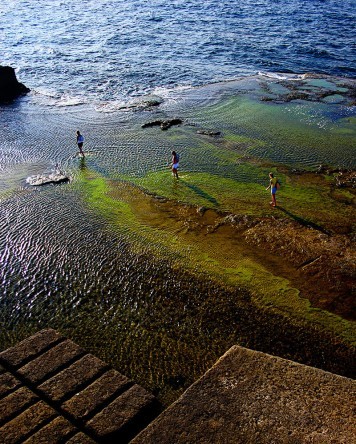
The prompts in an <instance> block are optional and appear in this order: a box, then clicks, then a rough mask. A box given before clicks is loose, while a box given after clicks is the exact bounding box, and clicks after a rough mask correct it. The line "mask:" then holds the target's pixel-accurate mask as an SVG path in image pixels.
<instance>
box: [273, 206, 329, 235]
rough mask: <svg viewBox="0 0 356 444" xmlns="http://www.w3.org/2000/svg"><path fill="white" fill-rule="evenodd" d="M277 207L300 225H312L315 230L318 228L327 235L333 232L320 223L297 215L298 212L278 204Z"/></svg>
mask: <svg viewBox="0 0 356 444" xmlns="http://www.w3.org/2000/svg"><path fill="white" fill-rule="evenodd" d="M276 208H278V209H279V210H281V211H283V213H285V214H287V216H289V217H290V218H292V219H293V220H295V221H296V222H298V223H299V224H300V225H303V226H304V227H311V228H313V229H314V230H318V231H320V232H321V233H324V234H327V235H330V234H331V233H330V232H329V231H327V230H325V228H323V227H322V226H320V225H318V224H316V223H314V222H311V221H309V220H306V219H303V218H302V217H300V216H297V215H296V214H293V213H291V212H290V211H288V210H286V209H285V208H283V207H280V206H277V207H276Z"/></svg>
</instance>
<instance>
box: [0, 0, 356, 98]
mask: <svg viewBox="0 0 356 444" xmlns="http://www.w3.org/2000/svg"><path fill="white" fill-rule="evenodd" d="M355 18H356V1H355V0H343V1H340V0H243V1H242V0H241V1H240V0H204V1H202V0H172V1H169V2H167V1H166V0H164V1H163V0H139V1H138V0H81V1H79V0H36V1H33V0H2V1H1V3H0V63H1V64H2V65H11V66H13V67H15V68H16V69H17V75H18V77H19V79H20V80H21V81H22V82H23V83H25V84H26V85H27V86H28V87H30V88H31V89H32V91H33V92H34V93H35V94H36V95H37V98H40V97H42V98H46V97H47V98H54V99H56V100H61V101H62V102H63V103H66V104H76V103H83V102H84V103H86V102H93V101H94V102H105V101H115V100H116V101H117V100H127V98H130V97H135V96H140V95H142V94H147V93H154V92H156V91H157V89H158V90H160V89H162V88H176V87H180V86H191V85H193V86H195V85H202V84H206V83H210V82H216V81H223V80H228V79H233V78H236V77H239V76H244V75H251V74H256V73H258V72H260V71H262V72H266V71H268V72H282V73H305V72H314V73H323V74H331V75H337V76H345V77H353V76H354V75H355V72H356V65H355V59H356V43H355V42H356V33H355V23H356V20H355Z"/></svg>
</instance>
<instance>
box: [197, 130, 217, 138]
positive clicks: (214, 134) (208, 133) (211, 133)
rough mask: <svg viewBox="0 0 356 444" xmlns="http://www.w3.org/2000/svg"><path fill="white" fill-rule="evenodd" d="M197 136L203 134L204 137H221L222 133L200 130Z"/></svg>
mask: <svg viewBox="0 0 356 444" xmlns="http://www.w3.org/2000/svg"><path fill="white" fill-rule="evenodd" d="M197 134H202V135H203V136H210V137H214V136H220V135H221V131H208V130H198V131H197Z"/></svg>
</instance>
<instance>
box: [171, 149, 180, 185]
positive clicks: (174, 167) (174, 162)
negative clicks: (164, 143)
mask: <svg viewBox="0 0 356 444" xmlns="http://www.w3.org/2000/svg"><path fill="white" fill-rule="evenodd" d="M178 168H179V154H177V153H176V152H175V151H172V173H173V176H174V177H175V178H177V179H179V177H178Z"/></svg>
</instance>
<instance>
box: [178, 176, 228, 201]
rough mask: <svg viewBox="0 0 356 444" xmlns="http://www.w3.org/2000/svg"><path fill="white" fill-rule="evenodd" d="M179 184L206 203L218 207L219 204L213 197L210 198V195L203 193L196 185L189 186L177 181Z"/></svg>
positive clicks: (184, 182) (186, 183) (182, 181)
mask: <svg viewBox="0 0 356 444" xmlns="http://www.w3.org/2000/svg"><path fill="white" fill-rule="evenodd" d="M179 180H180V181H181V183H183V184H184V185H185V186H186V187H187V188H189V189H190V190H192V191H194V193H196V194H198V196H200V197H202V198H203V199H206V200H207V201H208V202H210V203H211V204H213V205H215V206H219V202H218V201H217V200H216V199H215V197H213V196H211V195H210V194H208V193H206V192H205V191H203V190H202V189H201V188H199V187H198V186H197V185H193V184H190V183H188V182H186V181H184V180H183V179H179Z"/></svg>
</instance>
